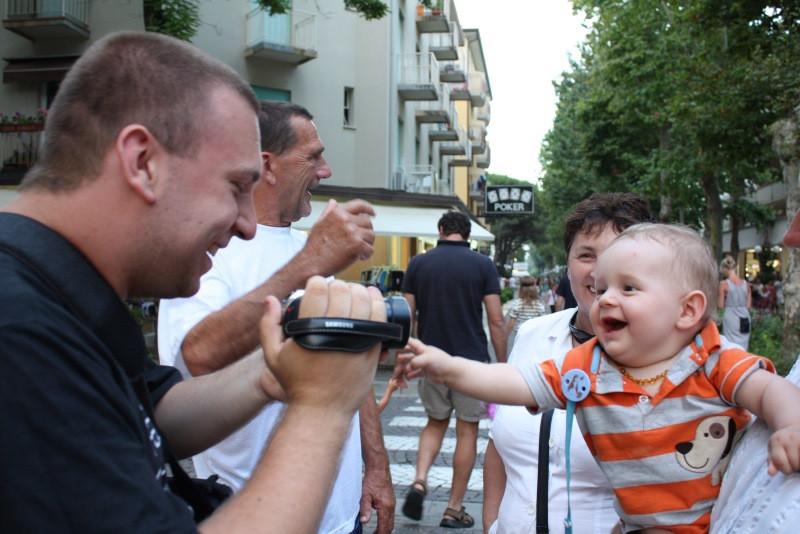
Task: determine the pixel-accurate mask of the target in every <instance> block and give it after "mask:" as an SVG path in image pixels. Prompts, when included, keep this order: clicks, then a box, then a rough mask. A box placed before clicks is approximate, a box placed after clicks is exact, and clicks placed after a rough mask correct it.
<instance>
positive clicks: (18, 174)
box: [0, 123, 44, 185]
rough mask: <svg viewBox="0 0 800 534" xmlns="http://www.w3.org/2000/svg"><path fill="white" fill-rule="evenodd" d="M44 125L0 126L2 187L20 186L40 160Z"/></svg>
mask: <svg viewBox="0 0 800 534" xmlns="http://www.w3.org/2000/svg"><path fill="white" fill-rule="evenodd" d="M43 130H44V124H43V123H37V124H0V185H19V183H20V181H22V177H23V176H25V173H26V172H28V169H30V168H31V167H32V166H33V164H34V163H36V160H37V159H38V158H39V147H40V146H41V142H42V137H43V135H44V131H43Z"/></svg>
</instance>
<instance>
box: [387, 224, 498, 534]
mask: <svg viewBox="0 0 800 534" xmlns="http://www.w3.org/2000/svg"><path fill="white" fill-rule="evenodd" d="M438 227H439V242H438V245H437V246H436V248H434V249H433V250H430V251H428V252H427V253H426V254H420V255H418V256H415V257H414V258H412V259H411V261H410V262H409V264H408V269H407V270H406V273H405V276H404V278H403V284H402V287H401V291H402V293H403V296H404V297H405V298H406V300H408V304H409V306H410V308H411V317H414V316H415V311H416V312H418V313H419V315H418V317H417V322H416V324H417V336H418V337H419V338H420V339H421V340H422V341H423V342H425V343H429V344H431V345H434V346H436V347H439V348H441V349H442V350H446V351H448V349H449V351H448V352H449V353H450V354H457V355H459V356H463V357H465V358H469V359H472V360H477V361H481V362H486V361H488V360H489V352H488V350H487V345H486V333H485V331H484V328H483V311H482V308H481V304H483V306H485V307H486V314H487V317H488V323H489V334H490V336H491V339H492V346H493V347H494V352H495V355H496V356H497V360H498V361H501V362H504V361H505V360H506V327H505V320H504V318H503V309H502V306H501V304H500V284H499V281H498V278H497V271H496V269H495V267H494V264H493V263H492V261H491V260H490V259H489V258H488V257H486V256H484V255H482V254H479V253H477V252H474V251H472V250H470V248H469V242H468V241H467V239H469V235H470V221H469V218H467V216H466V215H464V214H463V213H460V212H455V211H450V212H447V213H445V214H444V215H443V216H442V218H441V219H440V220H439V223H438ZM419 396H420V399H421V400H422V403H423V405H424V406H425V413H426V414H427V415H428V422H427V424H426V425H425V428H423V430H422V433H421V434H420V438H419V452H418V454H417V472H416V478H415V480H414V482H413V484H412V485H411V487H410V488H409V491H408V495H407V496H406V502H405V504H404V506H403V513H404V514H405V515H406V516H408V517H409V518H411V519H414V520H417V521H418V520H419V519H421V518H422V503H423V500H424V499H425V496H426V494H427V479H428V471H429V470H430V467H431V465H432V464H433V461H434V459H435V458H436V455H437V454H439V450H440V449H441V446H442V439H443V438H444V434H445V432H446V431H447V427H448V425H449V423H450V415H451V414H452V412H453V411H455V413H456V449H455V453H454V455H453V481H452V485H451V488H450V500H449V502H448V505H447V509H446V510H445V513H444V517H443V518H442V521H441V523H440V526H442V527H447V528H469V527H471V526H473V525H474V524H475V521H474V520H473V518H472V517H471V516H470V515H469V514H468V513H467V511H466V510H465V509H464V507H463V506H462V501H463V499H464V494H465V492H466V490H467V482H468V481H469V477H470V474H471V473H472V468H473V466H474V464H475V457H476V453H477V451H476V444H477V439H478V421H479V420H480V419H481V418H482V417H483V415H484V413H485V409H484V405H483V403H481V402H480V401H478V400H476V399H473V398H470V397H467V396H465V395H462V394H460V393H457V392H455V391H451V390H450V389H448V388H447V387H446V386H443V385H441V384H434V383H432V382H429V381H427V380H425V379H424V378H422V379H420V382H419Z"/></svg>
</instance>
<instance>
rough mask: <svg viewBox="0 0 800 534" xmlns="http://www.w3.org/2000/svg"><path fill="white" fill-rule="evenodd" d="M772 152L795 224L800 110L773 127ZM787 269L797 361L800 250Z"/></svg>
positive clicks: (787, 333) (789, 331)
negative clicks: (781, 173) (784, 186)
mask: <svg viewBox="0 0 800 534" xmlns="http://www.w3.org/2000/svg"><path fill="white" fill-rule="evenodd" d="M772 149H773V150H774V151H775V153H776V154H777V155H778V159H779V160H780V163H781V171H782V172H783V182H784V184H785V185H786V217H787V219H789V221H790V222H791V220H792V218H793V217H794V215H795V213H797V210H798V208H800V187H799V186H798V179H800V107H798V108H795V110H794V112H793V113H792V114H791V115H790V116H789V117H788V118H786V119H783V120H780V121H778V122H776V123H774V124H773V125H772ZM787 252H788V261H787V264H786V268H785V269H783V284H784V290H783V294H784V316H783V356H784V358H787V359H790V361H791V360H794V358H795V356H797V353H798V351H799V350H800V328H798V325H800V250H798V249H796V248H790V249H789V250H788V251H787Z"/></svg>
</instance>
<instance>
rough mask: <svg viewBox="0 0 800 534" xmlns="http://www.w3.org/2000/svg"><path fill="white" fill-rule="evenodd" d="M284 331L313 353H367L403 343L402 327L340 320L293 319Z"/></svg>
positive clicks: (317, 318) (335, 318)
mask: <svg viewBox="0 0 800 534" xmlns="http://www.w3.org/2000/svg"><path fill="white" fill-rule="evenodd" d="M283 331H284V333H285V334H286V336H287V337H291V338H292V339H294V340H295V342H296V343H297V344H298V345H300V346H301V347H303V348H305V349H309V350H340V351H345V352H364V351H366V350H368V349H369V348H371V347H373V346H374V345H375V344H377V343H388V342H392V341H395V342H397V341H403V327H402V326H401V325H399V324H394V323H381V322H378V321H363V320H360V319H348V318H340V317H307V318H304V319H292V320H291V321H287V322H286V323H284V325H283Z"/></svg>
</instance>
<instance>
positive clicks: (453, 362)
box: [399, 224, 800, 533]
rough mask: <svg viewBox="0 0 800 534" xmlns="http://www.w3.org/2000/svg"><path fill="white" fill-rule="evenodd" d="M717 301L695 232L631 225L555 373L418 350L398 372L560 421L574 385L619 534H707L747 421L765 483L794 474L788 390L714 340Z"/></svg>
mask: <svg viewBox="0 0 800 534" xmlns="http://www.w3.org/2000/svg"><path fill="white" fill-rule="evenodd" d="M717 290H718V278H717V268H716V262H715V261H714V258H713V255H712V253H711V251H710V249H709V247H708V245H707V243H706V242H705V241H704V240H703V239H702V238H701V237H700V236H699V235H698V234H697V233H696V232H694V231H693V230H691V229H689V228H686V227H682V226H672V225H663V224H639V225H636V226H633V227H631V228H629V229H627V230H626V231H624V232H623V233H622V234H620V235H619V236H618V237H617V238H616V239H615V240H614V241H613V242H612V243H611V245H610V246H609V247H608V248H607V249H606V251H605V252H604V253H603V254H602V255H601V256H600V257H599V258H598V260H597V266H596V270H595V291H596V298H595V302H594V304H593V305H592V310H591V321H592V326H593V328H594V331H595V333H596V334H597V337H596V338H595V339H593V340H591V341H588V342H587V343H585V344H583V345H581V346H579V347H577V348H575V349H573V350H571V351H570V352H569V353H567V355H566V357H565V359H564V362H563V364H562V365H561V366H560V367H559V366H558V365H557V364H556V363H555V362H554V361H552V360H549V361H546V362H542V363H541V364H521V365H520V367H514V366H512V365H507V364H491V365H489V364H483V363H478V362H474V361H470V360H466V359H463V358H453V357H450V356H449V355H447V354H446V353H444V352H443V351H441V350H439V349H436V348H434V347H429V346H426V345H424V344H423V343H421V342H419V341H418V340H411V341H410V342H409V345H408V347H406V349H405V350H404V352H406V354H404V355H402V356H401V358H400V360H399V361H400V363H401V364H404V363H407V364H408V367H407V371H408V377H409V378H413V377H415V376H418V375H420V374H422V373H424V374H425V376H426V377H427V378H428V379H430V380H433V381H436V382H441V383H444V384H446V385H447V386H448V387H450V388H452V389H455V390H458V391H460V392H462V393H465V394H467V395H471V396H473V397H476V398H478V399H481V400H484V401H487V402H495V403H502V404H517V405H524V406H528V407H530V409H532V410H536V411H540V410H541V411H544V410H547V409H550V408H564V407H565V405H566V403H567V395H568V394H569V396H572V395H571V394H570V392H569V391H568V390H569V389H572V388H574V386H576V385H583V384H585V385H586V386H588V387H586V388H581V389H585V394H587V395H588V396H586V397H585V398H583V399H582V400H579V401H578V402H577V404H576V419H577V421H578V425H579V426H580V430H581V432H582V433H583V436H584V438H585V439H586V442H587V444H588V445H589V449H590V450H591V451H592V453H593V454H594V456H595V459H596V460H597V462H598V464H599V465H600V467H601V469H602V470H603V472H604V473H605V474H606V476H607V477H608V479H609V481H610V482H611V485H612V486H613V488H614V493H615V501H616V502H615V505H616V509H617V512H618V513H619V515H620V518H621V519H622V524H621V527H620V529H621V530H622V531H623V532H632V531H638V530H643V529H647V530H646V531H647V532H675V533H694V532H707V531H708V529H709V518H710V514H711V507H712V506H713V504H714V500H715V499H716V497H717V495H718V493H719V486H720V481H721V478H722V475H723V474H724V471H725V468H726V467H727V464H728V461H729V460H730V453H731V449H732V448H733V445H734V444H735V442H736V441H737V440H738V439H739V438H740V437H741V434H742V433H743V432H744V429H745V427H746V426H747V423H748V422H749V420H750V414H749V413H748V410H749V411H750V412H752V413H754V414H756V415H757V416H759V417H763V418H765V420H766V421H767V423H768V424H769V426H770V428H772V429H773V431H774V432H773V434H772V436H771V438H770V441H769V455H768V457H769V462H768V466H767V469H768V472H769V473H770V474H775V473H777V472H778V471H782V472H784V473H790V472H793V471H797V470H800V410H797V409H796V407H798V406H800V389H798V388H797V387H796V386H794V385H793V384H792V383H791V382H788V381H787V380H785V379H783V378H781V377H779V376H777V375H775V374H774V367H773V365H772V363H771V362H770V361H769V360H767V359H765V358H761V357H759V356H754V355H752V354H749V353H747V352H745V351H744V350H742V349H741V348H740V347H738V346H737V345H734V344H732V343H730V342H728V341H727V340H725V339H724V338H721V337H720V335H719V332H718V331H717V327H716V324H715V323H714V321H713V320H712V317H714V316H715V314H716V307H715V304H716V302H717ZM408 353H411V354H408ZM593 360H594V362H595V363H594V365H593ZM573 370H580V371H573ZM581 372H583V373H585V375H584V376H585V378H583V379H580V378H579V379H577V381H576V380H575V379H574V378H573V377H574V375H575V373H578V374H580V373H581ZM565 375H567V376H566V380H565V381H564V385H562V379H564V378H565ZM792 407H794V408H792Z"/></svg>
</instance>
